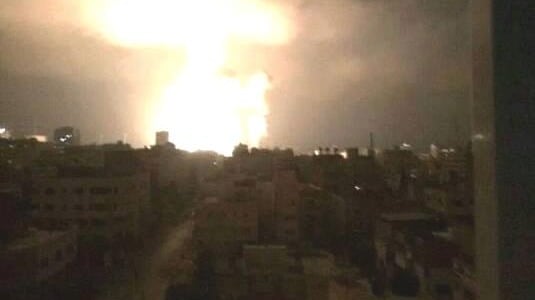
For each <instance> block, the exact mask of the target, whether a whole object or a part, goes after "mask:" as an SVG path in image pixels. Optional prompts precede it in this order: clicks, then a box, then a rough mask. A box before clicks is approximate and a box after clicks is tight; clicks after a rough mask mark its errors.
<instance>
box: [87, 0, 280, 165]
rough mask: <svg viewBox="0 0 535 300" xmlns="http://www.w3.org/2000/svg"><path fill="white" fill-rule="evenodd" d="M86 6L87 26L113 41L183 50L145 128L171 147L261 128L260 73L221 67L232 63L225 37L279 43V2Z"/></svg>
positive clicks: (248, 139)
mask: <svg viewBox="0 0 535 300" xmlns="http://www.w3.org/2000/svg"><path fill="white" fill-rule="evenodd" d="M95 3H96V4H95ZM90 12H91V14H92V23H93V26H97V29H98V30H99V31H100V32H101V33H102V34H103V35H104V36H105V37H106V38H107V39H108V40H110V41H111V42H113V43H116V44H119V45H122V46H125V47H162V48H171V49H175V48H176V50H177V53H178V52H180V51H182V52H181V53H183V55H185V61H184V63H183V65H182V67H181V68H180V69H177V70H176V76H175V79H174V80H172V81H171V82H169V83H168V86H167V87H166V88H164V90H162V92H161V96H160V99H155V100H156V101H153V102H154V104H153V105H154V107H151V110H152V111H155V115H154V116H153V121H152V124H149V125H148V126H147V129H148V130H150V134H152V133H153V132H154V131H157V130H167V131H169V132H170V139H171V141H172V142H173V143H175V145H176V146H177V147H178V148H181V149H185V150H190V151H194V150H215V151H217V152H219V153H223V154H230V153H231V152H232V149H233V147H234V146H235V145H237V144H238V143H240V142H242V143H247V144H248V145H250V146H258V145H259V144H260V142H261V140H262V138H263V137H265V136H266V135H267V126H266V116H267V115H268V113H269V111H268V106H267V104H266V99H265V97H266V92H267V90H268V89H269V87H270V82H269V80H268V76H267V75H266V74H265V73H264V72H262V71H261V70H257V71H256V72H250V73H248V74H239V75H238V76H233V75H232V76H231V75H225V74H224V73H225V72H224V71H223V70H225V69H227V68H230V69H232V66H228V65H227V63H228V56H229V53H228V51H229V49H230V47H229V43H230V42H231V41H244V42H247V43H258V44H268V45H280V44H284V43H286V42H287V41H288V40H289V39H290V38H291V24H290V22H289V21H288V18H287V16H286V15H285V14H284V12H283V11H282V10H281V9H280V8H279V7H276V6H274V5H272V4H268V3H267V2H266V1H261V0H195V1H191V0H184V1H180V0H150V1H149V0H109V1H106V0H100V1H97V2H93V4H92V7H91V8H90Z"/></svg>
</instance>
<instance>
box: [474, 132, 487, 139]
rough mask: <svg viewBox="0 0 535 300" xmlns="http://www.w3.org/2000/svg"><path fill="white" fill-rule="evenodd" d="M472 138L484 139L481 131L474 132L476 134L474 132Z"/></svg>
mask: <svg viewBox="0 0 535 300" xmlns="http://www.w3.org/2000/svg"><path fill="white" fill-rule="evenodd" d="M473 138H474V140H476V141H482V140H484V139H485V135H484V134H482V133H476V134H474V136H473Z"/></svg>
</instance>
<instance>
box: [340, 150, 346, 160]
mask: <svg viewBox="0 0 535 300" xmlns="http://www.w3.org/2000/svg"><path fill="white" fill-rule="evenodd" d="M340 155H342V157H343V158H345V159H347V151H342V152H340Z"/></svg>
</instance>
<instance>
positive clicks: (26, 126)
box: [0, 0, 471, 151]
mask: <svg viewBox="0 0 535 300" xmlns="http://www.w3.org/2000/svg"><path fill="white" fill-rule="evenodd" d="M72 2H76V1H65V0H54V1H53V0H4V1H1V2H0V124H5V125H7V126H10V127H13V128H15V129H20V130H22V131H35V133H41V132H44V133H47V134H49V135H50V134H51V131H52V130H53V128H55V127H58V126H61V125H73V126H76V127H79V128H80V130H81V133H82V141H83V142H85V143H91V142H95V141H98V140H99V138H100V136H102V138H103V141H105V142H106V141H108V142H110V141H116V140H120V139H122V138H123V135H124V134H127V136H128V142H130V143H132V144H133V145H135V146H142V145H147V144H150V143H152V140H150V138H151V134H150V133H147V129H146V126H145V125H144V124H146V122H147V119H149V118H150V114H151V109H150V107H151V101H154V99H155V97H156V95H158V93H159V91H160V90H161V89H162V82H165V81H166V80H168V79H169V72H168V70H169V69H170V66H179V65H180V54H179V53H178V54H177V50H176V49H173V50H170V49H166V48H158V47H151V48H143V49H138V48H136V49H131V48H127V47H122V46H119V45H114V44H111V43H109V42H108V41H106V40H105V39H104V38H103V37H102V36H99V35H98V34H96V33H95V32H93V31H91V30H88V29H87V27H86V26H84V25H83V24H81V22H80V23H79V22H78V20H79V18H78V16H77V15H76V13H75V12H76V7H74V8H73V7H72V6H75V5H73V4H71V3H72ZM279 2H281V3H284V5H286V6H290V8H289V9H291V11H292V12H293V14H292V22H293V23H294V24H295V27H296V32H295V36H294V37H293V39H292V40H291V41H290V42H289V43H287V44H284V45H255V44H245V45H238V46H239V47H241V50H240V55H239V57H233V60H235V61H240V63H238V64H236V66H233V65H230V66H229V69H231V70H232V71H233V72H245V71H246V70H247V69H248V68H250V67H251V66H254V67H255V68H261V69H262V70H264V71H265V72H267V73H268V74H269V75H270V77H271V78H272V80H273V82H272V89H271V90H270V91H269V93H268V96H267V99H268V105H269V109H270V114H269V116H268V119H267V121H268V137H267V138H266V139H265V141H264V142H263V144H264V145H266V146H283V147H294V148H295V149H296V150H298V151H310V150H311V149H313V148H315V147H316V146H318V145H337V146H339V147H345V146H352V145H367V143H368V134H369V132H374V133H375V136H376V141H377V144H378V145H379V146H381V147H390V146H391V145H393V144H396V143H400V142H402V141H406V142H409V143H412V144H413V145H415V146H417V147H419V148H423V147H426V145H428V144H429V143H433V142H434V143H444V144H451V143H460V142H465V141H466V140H467V137H468V133H469V130H470V82H471V79H470V76H471V73H470V65H471V64H470V27H469V24H470V19H469V10H468V2H469V1H468V0H448V1H429V0H399V1H391V0H376V1H373V0H360V1H358V0H354V1H350V0H310V1H279ZM207 22H209V20H208V21H207ZM238 46H236V47H238ZM178 52H179V51H178ZM244 61H245V62H246V63H244Z"/></svg>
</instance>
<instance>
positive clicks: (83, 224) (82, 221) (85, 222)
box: [78, 219, 88, 228]
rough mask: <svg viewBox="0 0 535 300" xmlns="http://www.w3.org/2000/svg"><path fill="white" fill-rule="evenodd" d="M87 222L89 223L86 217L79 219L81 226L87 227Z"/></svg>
mask: <svg viewBox="0 0 535 300" xmlns="http://www.w3.org/2000/svg"><path fill="white" fill-rule="evenodd" d="M87 224H88V222H87V220H86V219H79V220H78V225H80V227H81V228H84V227H86V226H87Z"/></svg>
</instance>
